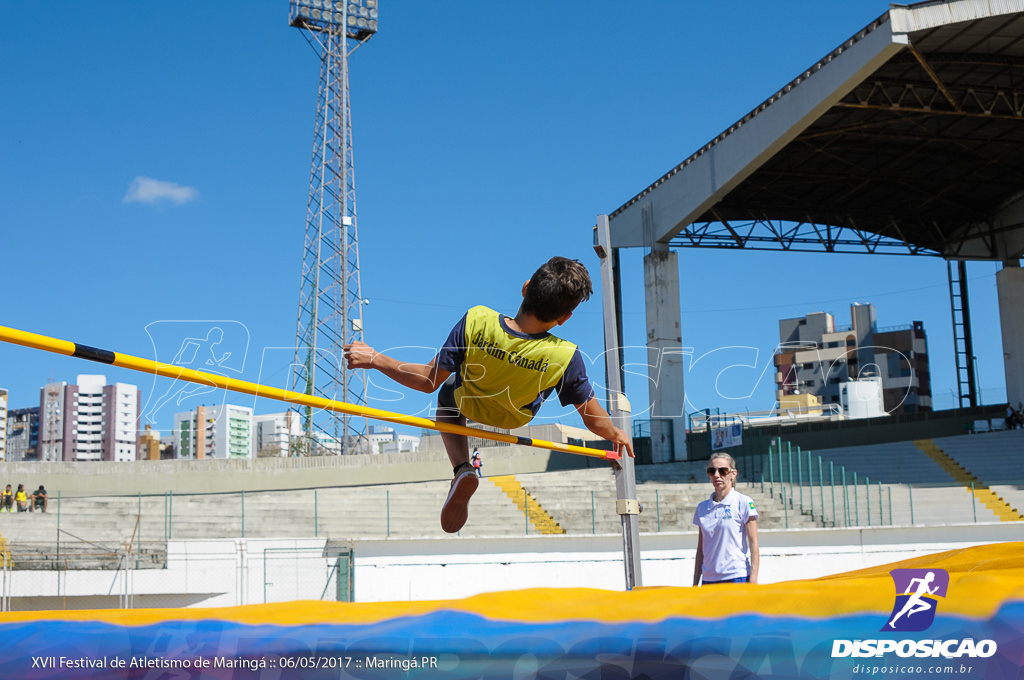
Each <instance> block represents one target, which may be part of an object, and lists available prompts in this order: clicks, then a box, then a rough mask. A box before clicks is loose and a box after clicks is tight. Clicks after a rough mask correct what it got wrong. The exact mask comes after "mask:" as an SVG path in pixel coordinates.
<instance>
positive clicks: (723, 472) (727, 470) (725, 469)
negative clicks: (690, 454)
mask: <svg viewBox="0 0 1024 680" xmlns="http://www.w3.org/2000/svg"><path fill="white" fill-rule="evenodd" d="M704 472H707V473H708V474H709V475H714V474H715V473H716V472H717V473H718V474H720V475H721V476H723V477H725V476H726V475H727V474H729V473H730V472H732V468H728V467H720V468H716V467H709V468H708V469H707V470H705V471H704Z"/></svg>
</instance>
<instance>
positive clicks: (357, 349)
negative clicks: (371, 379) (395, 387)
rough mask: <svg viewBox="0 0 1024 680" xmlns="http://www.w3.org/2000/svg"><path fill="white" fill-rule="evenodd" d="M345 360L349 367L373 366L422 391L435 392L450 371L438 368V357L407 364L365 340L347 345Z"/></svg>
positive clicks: (400, 382)
mask: <svg viewBox="0 0 1024 680" xmlns="http://www.w3.org/2000/svg"><path fill="white" fill-rule="evenodd" d="M343 350H344V352H345V362H346V364H347V366H348V368H350V369H353V368H373V369H376V370H378V371H380V372H381V373H383V374H384V375H386V376H387V377H389V378H391V379H392V380H394V381H395V382H397V383H399V384H400V385H404V386H405V387H408V388H409V389H413V390H418V391H420V392H435V391H437V388H438V387H440V386H441V383H443V382H444V381H445V380H447V379H448V376H449V375H451V372H450V371H446V370H444V369H443V368H438V366H437V357H434V358H433V359H431V360H430V363H429V364H407V363H403V362H401V361H398V360H397V359H394V358H392V357H389V356H387V355H386V354H381V353H380V352H377V351H375V350H374V349H373V348H372V347H370V346H369V345H367V344H366V343H365V342H359V341H358V340H357V341H355V342H353V343H352V344H350V345H345V347H344V348H343Z"/></svg>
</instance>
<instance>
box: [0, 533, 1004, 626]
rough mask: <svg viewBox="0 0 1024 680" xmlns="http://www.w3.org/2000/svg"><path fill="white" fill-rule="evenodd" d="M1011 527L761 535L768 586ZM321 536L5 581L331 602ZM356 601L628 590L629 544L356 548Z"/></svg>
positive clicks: (652, 538) (86, 593)
mask: <svg viewBox="0 0 1024 680" xmlns="http://www.w3.org/2000/svg"><path fill="white" fill-rule="evenodd" d="M1019 534H1020V526H1019V525H1015V523H1013V522H1002V523H992V524H966V525H947V526H940V527H879V528H874V527H872V528H860V529H807V530H792V529H791V530H781V529H780V530H766V531H762V532H760V538H761V576H762V578H761V582H762V583H777V582H781V581H792V580H799V579H807V578H816V577H819V576H826V575H830V574H838V573H843V572H847V571H854V570H857V569H864V568H867V567H873V566H878V565H884V564H889V563H892V562H898V561H901V560H906V559H910V558H913V557H921V556H924V555H930V554H934V553H938V552H944V551H948V550H955V549H960V548H965V547H969V546H975V545H986V544H992V543H1001V542H1007V541H1013V540H1018V539H1019V537H1020V536H1019ZM696 539H697V537H696V534H695V533H660V534H643V535H642V536H641V538H640V546H641V550H642V552H641V572H642V585H644V586H689V585H690V584H691V583H692V580H693V565H694V551H695V548H696ZM324 546H325V540H324V539H323V538H303V539H276V540H272V539H226V540H225V539H218V540H205V541H174V542H171V543H170V544H169V546H168V552H169V559H168V564H167V569H140V570H136V571H132V572H130V573H128V574H127V575H125V573H124V572H121V573H115V572H113V571H72V572H64V573H60V574H59V573H58V572H48V571H17V570H16V571H13V572H9V573H8V574H7V579H5V581H4V588H5V592H6V594H7V595H8V596H10V597H12V598H13V600H12V605H13V608H14V609H15V610H25V609H31V610H38V609H63V608H89V609H95V608H112V607H119V606H122V605H121V604H120V599H121V598H123V596H124V594H125V593H132V594H133V600H134V601H133V606H135V607H221V606H224V607H228V606H241V605H248V604H262V603H264V602H286V601H294V600H301V599H314V600H316V599H320V598H321V596H323V597H324V599H327V600H332V599H334V597H335V592H336V582H335V579H336V578H337V573H336V571H335V570H334V565H335V560H333V559H331V558H328V557H324V554H323V551H324ZM353 547H354V554H355V569H354V572H355V573H354V583H355V601H357V602H394V601H415V600H448V599H459V598H464V597H469V596H471V595H476V594H479V593H484V592H492V591H505V590H519V589H523V588H569V587H573V588H598V589H606V590H619V591H621V590H623V589H624V588H625V577H624V569H623V551H622V540H621V537H619V536H618V535H603V536H569V537H566V536H522V537H517V538H509V537H503V538H434V539H411V540H403V539H379V540H369V541H356V542H355V543H354V546H353Z"/></svg>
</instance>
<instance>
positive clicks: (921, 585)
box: [882, 569, 949, 632]
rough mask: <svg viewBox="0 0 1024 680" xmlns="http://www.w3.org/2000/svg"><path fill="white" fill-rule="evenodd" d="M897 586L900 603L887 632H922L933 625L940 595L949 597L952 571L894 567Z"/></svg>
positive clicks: (891, 572)
mask: <svg viewBox="0 0 1024 680" xmlns="http://www.w3.org/2000/svg"><path fill="white" fill-rule="evenodd" d="M889 575H890V576H892V580H893V583H894V584H895V586H896V602H895V604H893V607H892V614H890V615H889V620H888V621H887V622H886V624H885V625H884V626H883V627H882V630H885V631H893V630H898V631H906V632H914V631H922V630H925V629H927V628H928V627H929V626H931V625H932V622H933V621H934V620H935V610H936V608H937V607H938V600H937V599H936V598H939V597H946V591H947V589H948V588H949V572H947V571H946V570H945V569H893V570H892V571H890V572H889Z"/></svg>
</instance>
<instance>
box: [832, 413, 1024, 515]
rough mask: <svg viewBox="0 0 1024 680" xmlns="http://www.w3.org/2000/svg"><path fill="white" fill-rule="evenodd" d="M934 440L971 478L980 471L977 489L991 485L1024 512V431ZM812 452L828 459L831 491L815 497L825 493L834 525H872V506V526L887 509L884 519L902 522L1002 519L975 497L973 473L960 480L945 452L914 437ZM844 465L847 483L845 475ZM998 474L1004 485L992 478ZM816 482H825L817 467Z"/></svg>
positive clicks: (1012, 505) (1007, 500) (1009, 502)
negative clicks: (931, 450)
mask: <svg viewBox="0 0 1024 680" xmlns="http://www.w3.org/2000/svg"><path fill="white" fill-rule="evenodd" d="M934 444H935V445H936V446H937V447H938V448H940V449H941V450H942V451H943V452H944V453H945V454H946V455H948V457H949V458H951V459H953V460H954V461H956V463H959V464H960V465H961V466H962V468H963V469H962V472H963V473H964V474H965V475H967V474H972V473H975V470H977V473H976V474H975V479H976V480H977V481H976V484H975V490H978V489H979V487H984V486H986V485H987V486H989V487H990V488H991V490H992V491H993V492H995V493H996V495H999V496H1002V497H1003V499H1004V500H1005V501H1006V502H1007V503H1008V504H1009V505H1010V506H1011V507H1013V508H1014V509H1015V510H1016V511H1020V510H1021V501H1022V500H1024V498H1022V496H1024V492H1021V491H1020V487H1021V480H1020V477H1022V476H1024V464H1022V463H1021V461H1022V460H1024V432H1022V431H1019V430H1018V431H1011V432H995V433H986V434H979V435H962V436H958V437H946V438H942V439H937V440H934ZM812 453H813V457H814V458H815V459H817V457H818V456H820V457H821V459H822V461H823V463H824V465H823V468H822V469H823V470H824V478H825V484H824V488H823V489H819V490H816V491H815V494H816V497H820V496H819V495H818V494H819V491H820V490H823V491H824V496H825V499H824V500H825V522H826V524H827V525H831V526H846V525H850V526H853V525H859V524H865V523H866V512H865V508H870V509H871V512H872V524H876V523H877V519H878V516H879V513H881V515H882V523H883V524H890V523H892V524H896V525H910V524H916V525H920V524H928V525H938V524H965V523H973V522H997V521H1000V519H1001V517H1000V516H999V515H998V514H996V512H995V511H994V510H993V509H992V508H991V507H988V506H987V505H985V504H984V503H983V502H981V501H980V500H979V498H978V494H972V492H971V489H970V478H969V477H967V476H963V477H961V478H957V477H954V475H953V474H951V472H952V471H953V470H954V468H955V467H956V466H953V467H949V466H948V465H947V466H945V467H944V463H943V462H940V461H942V457H932V456H929V455H928V453H926V452H925V451H924V450H922V449H921V448H920V447H919V446H918V445H917V444H915V443H914V442H894V443H889V444H877V445H873V446H857V447H843V448H835V449H825V450H821V451H815V452H812ZM829 463H831V464H832V469H833V471H834V474H833V475H830V474H829V472H828V470H829ZM844 468H845V481H846V484H845V487H844V485H843V479H842V475H841V472H842V471H843V469H844ZM947 468H948V469H947ZM854 473H856V475H857V477H856V482H857V484H856V486H855V485H854V483H853V481H854ZM997 476H998V477H997ZM997 478H998V479H1000V480H1002V481H1003V482H1004V485H1002V486H1000V485H999V484H994V483H992V482H993V481H995V480H996V479H997ZM833 480H834V485H833V484H832V481H833ZM813 481H814V483H815V485H816V486H817V485H818V478H817V466H816V465H815V466H814V479H813ZM866 482H868V483H866ZM1006 482H1011V483H1006ZM1014 482H1015V483H1014ZM844 490H845V493H844ZM833 494H834V495H835V501H834V503H835V513H834V514H833V512H832V503H833V501H832V496H833ZM981 495H983V496H984V495H985V494H981ZM844 501H845V502H844ZM1015 503H1016V504H1015ZM819 505H820V502H819ZM994 507H998V506H994ZM816 514H817V512H816Z"/></svg>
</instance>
